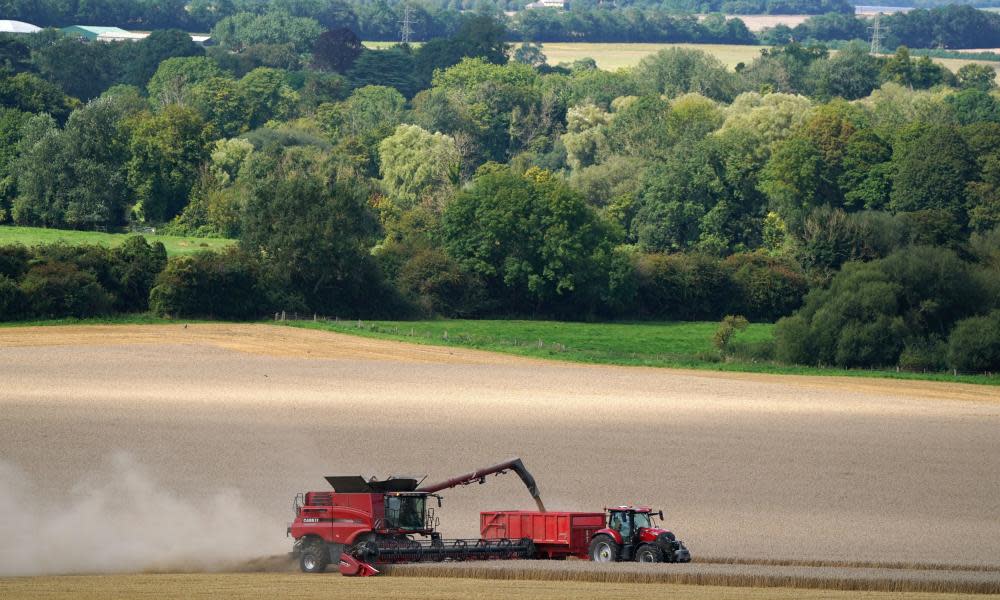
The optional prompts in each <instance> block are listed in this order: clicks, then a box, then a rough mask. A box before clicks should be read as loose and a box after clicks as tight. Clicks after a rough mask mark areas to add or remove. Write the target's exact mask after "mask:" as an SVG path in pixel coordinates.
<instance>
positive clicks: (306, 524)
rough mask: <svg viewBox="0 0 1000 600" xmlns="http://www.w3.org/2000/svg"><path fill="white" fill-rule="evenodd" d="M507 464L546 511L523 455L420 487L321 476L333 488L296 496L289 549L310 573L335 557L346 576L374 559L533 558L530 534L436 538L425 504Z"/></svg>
mask: <svg viewBox="0 0 1000 600" xmlns="http://www.w3.org/2000/svg"><path fill="white" fill-rule="evenodd" d="M506 471H514V472H515V473H517V474H518V475H519V476H520V478H521V480H522V481H523V482H524V484H525V486H527V488H528V491H529V492H530V493H531V496H532V497H533V498H534V499H535V502H536V503H537V504H538V506H539V508H540V509H541V510H543V511H544V510H545V507H544V506H543V505H542V503H541V498H540V496H539V493H538V488H537V486H536V485H535V480H534V479H533V478H532V477H531V474H530V473H528V470H527V469H525V468H524V464H522V463H521V460H520V459H513V460H509V461H507V462H505V463H501V464H499V465H494V466H492V467H488V468H486V469H480V470H478V471H473V472H472V473H467V474H465V475H461V476H459V477H454V478H452V479H449V480H447V481H443V482H441V483H437V484H433V485H424V486H420V481H418V480H417V479H415V478H411V477H389V478H388V479H384V480H377V479H375V478H374V477H373V478H371V479H365V478H363V477H361V476H357V475H355V476H330V477H326V480H327V482H329V484H330V486H331V487H332V488H333V491H326V492H306V493H305V494H299V495H298V496H296V498H295V503H294V508H295V521H294V522H293V523H292V524H291V525H290V526H289V527H288V532H287V533H288V535H290V536H292V537H293V538H295V545H294V547H293V550H292V555H293V556H296V557H298V559H299V566H300V567H301V569H302V570H303V571H305V572H307V573H321V572H323V571H324V570H326V567H327V565H329V564H330V563H331V562H338V563H339V564H340V570H341V572H342V573H344V574H345V575H373V574H375V572H377V571H374V569H373V568H372V567H371V566H370V565H371V564H376V563H400V562H420V561H439V560H445V559H454V560H469V559H501V558H530V557H531V556H532V555H533V554H534V552H535V551H534V546H533V544H532V542H531V540H528V539H517V540H511V539H506V538H504V539H496V540H483V539H478V540H461V539H456V540H444V539H441V536H440V534H438V533H437V532H436V531H435V527H436V526H437V524H438V519H437V517H435V516H434V509H433V508H431V507H428V506H427V501H428V499H429V498H435V499H437V501H438V506H440V505H441V497H440V496H438V495H437V494H435V492H438V491H440V490H443V489H447V488H453V487H456V486H460V485H469V484H470V483H476V482H478V483H485V481H486V477H487V476H488V475H494V474H495V475H499V474H501V473H504V472H506Z"/></svg>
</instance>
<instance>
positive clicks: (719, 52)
mask: <svg viewBox="0 0 1000 600" xmlns="http://www.w3.org/2000/svg"><path fill="white" fill-rule="evenodd" d="M664 48H687V49H691V50H700V51H702V52H705V53H707V54H711V55H712V56H714V57H716V58H717V59H719V61H720V62H722V63H723V64H725V65H726V66H727V67H729V68H731V69H732V68H734V67H735V66H736V65H737V64H739V63H743V64H745V65H749V64H750V63H751V62H753V60H754V59H755V58H757V57H758V56H760V51H761V50H762V49H764V48H768V46H752V45H740V44H605V43H587V42H579V43H573V42H566V43H562V42H550V43H546V44H542V52H543V53H544V54H545V57H546V59H547V60H548V63H549V64H550V65H557V64H559V63H570V62H573V61H575V60H580V59H581V58H593V59H594V61H595V62H596V63H597V66H598V67H600V68H602V69H605V70H609V71H614V70H616V69H621V68H624V67H634V66H635V65H637V64H639V61H641V60H642V59H643V58H645V57H646V56H649V55H650V54H655V53H656V52H659V51H660V50H663V49H664ZM933 60H934V62H937V63H940V64H942V65H944V66H945V67H947V68H949V69H951V70H952V71H958V70H959V69H960V68H962V66H964V65H967V64H970V63H974V64H981V65H986V66H988V67H990V68H992V69H996V70H1000V62H995V61H988V60H972V59H968V60H967V59H963V58H935V59H933Z"/></svg>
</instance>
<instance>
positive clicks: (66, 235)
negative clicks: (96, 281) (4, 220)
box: [0, 225, 236, 255]
mask: <svg viewBox="0 0 1000 600" xmlns="http://www.w3.org/2000/svg"><path fill="white" fill-rule="evenodd" d="M133 235H138V234H135V233H101V232H98V231H71V230H66V229H45V228H42V227H13V226H10V225H0V244H24V245H26V246H33V245H35V244H52V243H55V242H66V243H67V244H98V245H101V246H108V247H112V248H113V247H115V246H120V245H121V244H122V243H123V242H124V241H125V240H126V239H128V238H129V237H131V236H133ZM142 235H143V236H144V237H145V238H146V240H147V241H150V242H154V241H155V242H163V245H164V246H165V247H166V249H167V254H170V255H177V254H193V253H195V252H198V251H200V250H218V249H220V248H225V247H226V246H231V245H232V244H235V243H236V242H235V240H227V239H222V238H196V237H179V236H173V235H152V234H142Z"/></svg>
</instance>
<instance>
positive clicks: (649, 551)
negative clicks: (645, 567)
mask: <svg viewBox="0 0 1000 600" xmlns="http://www.w3.org/2000/svg"><path fill="white" fill-rule="evenodd" d="M635 562H642V563H658V562H663V550H660V547H659V546H654V545H653V544H643V545H641V546H639V549H638V550H636V552H635Z"/></svg>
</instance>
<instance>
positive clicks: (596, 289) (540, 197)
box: [443, 167, 613, 316]
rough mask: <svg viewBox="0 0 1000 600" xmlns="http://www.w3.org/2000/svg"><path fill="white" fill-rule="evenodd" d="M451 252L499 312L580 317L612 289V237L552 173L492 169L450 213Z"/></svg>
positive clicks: (448, 238) (456, 201)
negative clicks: (478, 280) (482, 285)
mask: <svg viewBox="0 0 1000 600" xmlns="http://www.w3.org/2000/svg"><path fill="white" fill-rule="evenodd" d="M443 232H444V240H445V247H446V248H447V250H448V253H449V254H451V255H452V256H453V257H455V259H457V260H458V261H459V263H460V264H461V265H462V266H463V267H465V268H466V269H467V270H468V271H470V272H471V273H473V274H475V275H477V276H478V277H480V278H481V279H482V280H483V282H484V283H485V285H486V290H487V293H488V294H489V297H490V298H492V299H493V300H494V301H496V302H497V303H498V305H497V308H500V307H503V309H504V310H509V311H514V312H516V313H520V314H563V315H576V316H580V315H582V314H586V313H587V312H588V311H592V310H594V309H595V308H596V307H597V305H598V301H599V300H600V297H601V294H602V293H603V290H605V289H607V280H606V277H607V261H608V260H609V259H610V254H611V241H610V240H611V239H612V238H613V234H612V233H611V232H610V231H609V229H608V227H607V226H606V225H605V224H604V223H603V222H602V221H601V220H600V219H599V218H598V216H597V214H596V213H594V211H593V210H592V209H590V208H589V207H588V206H587V204H586V202H584V200H583V198H582V197H580V196H579V195H578V194H577V193H575V192H573V191H572V190H571V189H570V188H569V187H568V186H567V185H566V184H564V183H562V182H561V181H560V180H559V179H557V178H555V177H554V176H552V175H551V174H550V173H548V172H545V171H540V170H538V169H534V170H531V171H529V172H528V173H527V174H526V175H524V176H521V175H517V174H515V173H512V172H510V171H509V170H508V169H506V168H500V167H498V168H496V169H491V170H487V171H486V172H484V173H483V174H481V175H480V176H478V177H477V178H476V179H475V180H474V181H473V184H472V186H471V187H469V188H468V189H467V190H465V191H463V192H462V193H460V194H459V195H458V196H457V197H456V198H455V199H454V200H453V201H452V202H451V203H450V204H449V205H448V206H447V208H446V209H445V212H444V222H443Z"/></svg>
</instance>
